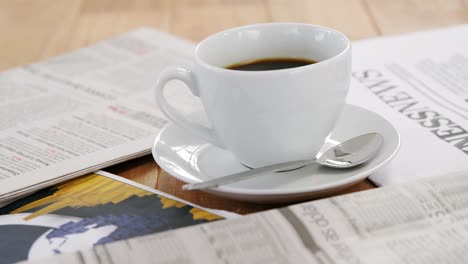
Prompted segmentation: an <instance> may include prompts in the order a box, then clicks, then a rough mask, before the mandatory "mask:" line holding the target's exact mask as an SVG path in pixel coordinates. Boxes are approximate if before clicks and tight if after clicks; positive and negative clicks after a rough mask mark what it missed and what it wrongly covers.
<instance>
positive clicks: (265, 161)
mask: <svg viewBox="0 0 468 264" xmlns="http://www.w3.org/2000/svg"><path fill="white" fill-rule="evenodd" d="M265 58H302V59H309V60H315V61H318V62H317V63H315V64H310V65H307V66H302V67H296V68H288V69H281V70H269V71H239V70H231V69H226V68H225V67H226V66H228V65H232V64H235V63H240V62H244V61H249V60H257V59H265ZM350 73H351V44H350V41H349V40H348V38H347V37H346V36H345V35H343V34H342V33H340V32H337V31H335V30H332V29H329V28H325V27H321V26H315V25H308V24H296V23H267V24H257V25H249V26H243V27H238V28H233V29H228V30H226V31H222V32H219V33H216V34H214V35H211V36H209V37H208V38H206V39H205V40H203V41H202V42H200V43H199V44H198V46H197V47H196V50H195V59H194V62H193V64H192V66H191V67H190V68H169V69H166V70H165V71H163V72H162V74H161V76H160V78H159V80H158V82H157V85H156V100H157V102H158V104H159V106H160V108H161V111H162V112H163V113H164V115H165V116H166V117H167V118H168V119H169V120H171V121H172V122H174V124H176V125H177V126H179V127H181V128H182V129H184V130H185V131H187V133H192V134H194V135H196V136H198V137H200V138H201V139H203V140H205V141H207V142H209V143H212V144H213V145H216V146H218V147H220V148H223V149H226V150H228V151H230V152H232V153H233V154H234V155H235V156H236V157H237V158H238V159H239V161H240V162H241V163H243V164H244V165H246V166H249V167H261V166H266V165H271V164H276V163H281V162H287V161H293V160H305V159H312V158H313V157H315V155H316V154H317V152H318V151H319V150H320V148H321V147H322V145H323V143H324V141H325V139H326V137H327V136H328V135H329V134H330V132H331V131H332V129H333V127H334V125H335V122H336V121H337V120H338V117H339V115H340V113H341V111H342V109H343V107H344V105H345V98H346V95H347V92H348V88H349V81H350ZM174 79H176V80H180V81H182V82H184V83H185V84H186V85H187V86H188V87H189V88H190V90H191V91H192V93H193V95H194V96H198V97H200V99H201V102H202V104H203V106H204V109H205V112H206V114H207V117H208V120H209V121H210V123H211V127H205V126H203V125H201V124H197V123H195V122H193V121H191V120H188V119H187V118H186V117H184V116H183V115H182V114H180V113H179V112H178V111H177V110H176V109H174V108H173V107H172V106H171V105H170V104H169V103H168V102H167V101H166V99H165V97H164V88H165V87H166V83H167V82H168V81H170V80H174Z"/></svg>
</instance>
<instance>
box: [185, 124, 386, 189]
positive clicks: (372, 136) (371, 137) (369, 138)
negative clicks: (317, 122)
mask: <svg viewBox="0 0 468 264" xmlns="http://www.w3.org/2000/svg"><path fill="white" fill-rule="evenodd" d="M382 144H383V137H382V135H381V134H379V133H369V134H364V135H360V136H357V137H354V138H351V139H348V140H347V141H345V142H343V143H341V144H339V145H336V146H334V147H332V148H330V149H328V150H327V151H325V152H324V153H323V154H322V155H320V156H319V157H316V158H314V159H311V160H300V161H291V162H286V163H281V164H275V165H270V166H266V167H261V168H256V169H252V170H248V171H243V172H239V173H235V174H231V175H227V176H223V177H219V178H215V179H211V180H207V181H203V182H197V183H190V184H185V185H184V186H182V189H183V190H200V189H206V188H212V187H216V186H220V185H224V184H228V183H233V182H238V181H241V180H245V179H249V178H253V177H255V176H259V175H263V174H267V173H271V172H278V171H285V170H291V169H296V168H299V167H303V166H306V165H309V164H313V163H318V164H320V165H323V166H326V167H331V168H338V169H347V168H352V167H355V166H357V165H359V164H362V163H364V162H366V161H368V160H369V159H371V158H372V157H374V156H375V154H377V152H378V151H379V149H380V147H381V146H382Z"/></svg>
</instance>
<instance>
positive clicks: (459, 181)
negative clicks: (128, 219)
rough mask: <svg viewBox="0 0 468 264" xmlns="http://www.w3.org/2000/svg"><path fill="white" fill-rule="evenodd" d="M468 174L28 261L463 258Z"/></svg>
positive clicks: (342, 262) (325, 263)
mask: <svg viewBox="0 0 468 264" xmlns="http://www.w3.org/2000/svg"><path fill="white" fill-rule="evenodd" d="M467 225H468V177H467V173H463V174H456V175H447V176H445V177H436V178H431V179H429V180H427V179H425V180H424V181H419V182H414V183H412V184H406V185H400V186H389V187H384V188H379V189H374V190H370V191H364V192H358V193H353V194H348V195H343V196H336V197H333V198H329V199H323V200H318V201H314V202H308V203H303V204H298V205H293V206H290V207H287V208H282V209H279V210H271V211H266V212H262V213H256V214H251V215H247V216H244V217H241V218H237V219H232V220H221V221H217V222H212V223H207V224H201V225H197V226H192V227H187V228H181V229H177V230H174V231H166V232H163V233H158V234H153V235H147V236H142V237H138V238H133V239H129V240H126V241H120V242H114V243H109V244H106V245H103V246H97V247H94V248H93V249H88V250H82V251H79V252H75V253H69V254H62V255H56V256H55V257H51V258H44V259H38V260H36V261H31V262H28V263H49V264H75V263H76V264H82V263H89V264H94V263H114V264H118V263H178V264H184V263H187V264H188V263H191V264H198V263H199V264H202V263H242V264H248V263H282V264H284V263H310V264H312V263H320V264H332V263H333V264H358V263H361V264H375V263H379V264H387V263H406V264H423V263H424V264H440V263H454V264H455V263H460V264H462V263H466V260H467V259H468V229H467V228H466V227H467Z"/></svg>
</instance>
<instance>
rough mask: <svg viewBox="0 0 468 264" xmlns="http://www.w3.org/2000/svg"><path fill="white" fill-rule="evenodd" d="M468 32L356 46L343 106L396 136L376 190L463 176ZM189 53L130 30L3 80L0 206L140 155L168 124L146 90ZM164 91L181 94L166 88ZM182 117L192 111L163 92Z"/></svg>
mask: <svg viewBox="0 0 468 264" xmlns="http://www.w3.org/2000/svg"><path fill="white" fill-rule="evenodd" d="M467 46H468V26H467V25H463V26H457V27H452V28H445V29H438V30H433V31H427V32H421V33H414V34H408V35H402V36H394V37H384V38H378V39H371V40H365V41H359V42H354V43H353V79H352V83H351V90H350V94H349V97H348V102H349V103H353V104H358V105H360V106H363V107H366V108H369V109H371V110H372V111H375V112H377V113H379V114H381V115H382V116H384V117H386V118H387V119H389V120H390V121H392V122H393V123H394V125H395V126H397V128H398V129H399V131H400V132H401V141H402V146H401V149H400V152H399V154H398V155H397V156H396V157H395V159H394V160H393V161H392V162H391V163H390V164H389V165H387V166H386V167H384V168H383V169H382V170H380V171H379V172H377V173H375V174H374V175H371V180H373V181H374V182H376V183H377V184H379V185H388V184H394V183H401V182H404V181H407V180H409V179H412V178H422V177H430V176H437V175H442V174H445V173H448V172H453V171H459V170H468V162H467V161H468V156H467V153H468V132H467V131H468V105H467V102H468V77H467V76H468V50H467V49H466V47H467ZM194 47H195V44H194V43H192V42H189V41H186V40H182V39H179V38H176V37H174V36H171V35H168V34H166V33H162V32H159V31H156V30H153V29H139V30H136V31H132V32H129V33H127V34H125V35H122V36H118V37H116V38H113V39H110V40H107V41H103V42H99V43H98V44H96V45H93V46H89V47H85V48H83V49H79V50H77V51H74V52H71V53H67V54H64V55H61V56H58V57H53V58H51V59H48V60H45V61H42V62H39V63H35V64H31V65H27V66H23V67H19V68H14V69H11V70H7V71H4V72H2V73H0V88H1V89H0V110H1V113H2V115H1V116H0V206H1V205H2V204H3V205H4V204H5V203H7V202H9V201H11V199H13V198H17V197H20V196H23V195H25V194H26V193H29V192H32V191H34V190H38V189H41V188H44V187H46V186H50V185H53V184H55V183H57V182H61V181H64V180H66V179H70V178H73V177H76V176H79V175H83V174H86V173H88V172H91V171H95V170H97V169H100V168H104V167H106V166H109V165H112V164H116V163H119V162H122V161H125V160H128V159H131V158H135V157H138V156H141V155H145V154H147V153H149V150H150V148H151V145H152V142H153V140H154V137H155V135H156V134H157V133H158V131H159V130H160V129H161V128H162V127H163V126H164V124H165V123H166V120H165V119H164V117H163V115H162V114H161V112H160V111H159V110H158V108H157V106H155V104H154V101H153V94H152V86H153V85H154V83H155V81H156V80H157V77H158V73H159V72H160V71H161V70H162V69H163V68H164V67H166V66H168V65H178V64H185V63H189V62H190V60H191V56H192V53H193V49H194ZM170 85H180V83H177V82H173V83H171V84H170ZM168 91H170V92H171V93H173V94H172V95H170V96H172V99H173V100H171V102H172V103H174V104H175V105H176V106H177V107H179V108H182V109H183V110H184V111H185V112H187V113H190V112H196V111H197V108H198V107H199V104H197V100H196V99H194V98H193V97H190V96H189V95H188V91H187V90H182V89H168Z"/></svg>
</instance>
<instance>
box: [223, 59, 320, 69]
mask: <svg viewBox="0 0 468 264" xmlns="http://www.w3.org/2000/svg"><path fill="white" fill-rule="evenodd" d="M314 63H316V61H313V60H309V59H298V58H267V59H259V60H249V61H243V62H239V63H235V64H232V65H229V66H227V67H225V68H226V69H229V70H236V71H273V70H282V69H289V68H296V67H301V66H307V65H310V64H314Z"/></svg>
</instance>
